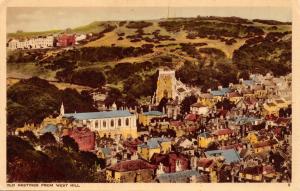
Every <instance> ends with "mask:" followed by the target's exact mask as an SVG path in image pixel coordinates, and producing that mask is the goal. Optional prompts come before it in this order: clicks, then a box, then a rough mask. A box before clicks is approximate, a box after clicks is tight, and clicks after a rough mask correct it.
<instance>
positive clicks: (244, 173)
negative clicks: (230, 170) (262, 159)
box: [239, 165, 263, 182]
mask: <svg viewBox="0 0 300 191" xmlns="http://www.w3.org/2000/svg"><path fill="white" fill-rule="evenodd" d="M239 179H240V180H243V181H247V182H262V181H263V166H262V165H257V166H250V167H246V168H243V169H242V170H240V172H239Z"/></svg>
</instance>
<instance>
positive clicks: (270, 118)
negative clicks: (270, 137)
mask: <svg viewBox="0 0 300 191" xmlns="http://www.w3.org/2000/svg"><path fill="white" fill-rule="evenodd" d="M265 119H266V120H270V121H274V120H276V119H277V117H276V116H275V115H273V114H271V115H266V117H265Z"/></svg>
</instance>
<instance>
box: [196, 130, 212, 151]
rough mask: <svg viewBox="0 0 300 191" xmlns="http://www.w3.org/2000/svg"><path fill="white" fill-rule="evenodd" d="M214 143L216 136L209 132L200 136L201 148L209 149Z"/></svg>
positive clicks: (199, 144)
mask: <svg viewBox="0 0 300 191" xmlns="http://www.w3.org/2000/svg"><path fill="white" fill-rule="evenodd" d="M213 141H214V136H213V135H212V134H211V133H209V132H203V133H200V134H199V135H198V146H199V147H200V148H207V147H208V145H209V144H210V143H212V142H213Z"/></svg>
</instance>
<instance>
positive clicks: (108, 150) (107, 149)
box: [101, 147, 111, 156]
mask: <svg viewBox="0 0 300 191" xmlns="http://www.w3.org/2000/svg"><path fill="white" fill-rule="evenodd" d="M101 151H102V152H103V154H104V155H105V156H108V155H110V153H111V150H110V148H109V147H104V148H101Z"/></svg>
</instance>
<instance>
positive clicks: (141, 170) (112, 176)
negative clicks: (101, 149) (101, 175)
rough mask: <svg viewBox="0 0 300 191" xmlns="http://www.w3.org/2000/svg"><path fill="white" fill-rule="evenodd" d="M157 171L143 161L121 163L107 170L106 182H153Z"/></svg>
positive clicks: (154, 167) (153, 166)
mask: <svg viewBox="0 0 300 191" xmlns="http://www.w3.org/2000/svg"><path fill="white" fill-rule="evenodd" d="M155 169H156V166H155V165H151V164H150V163H148V162H146V161H144V160H141V159H137V160H126V161H121V162H118V163H116V164H114V165H111V166H109V167H107V168H106V171H105V174H106V182H116V183H119V182H126V183H130V182H151V181H152V179H153V177H154V174H155Z"/></svg>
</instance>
